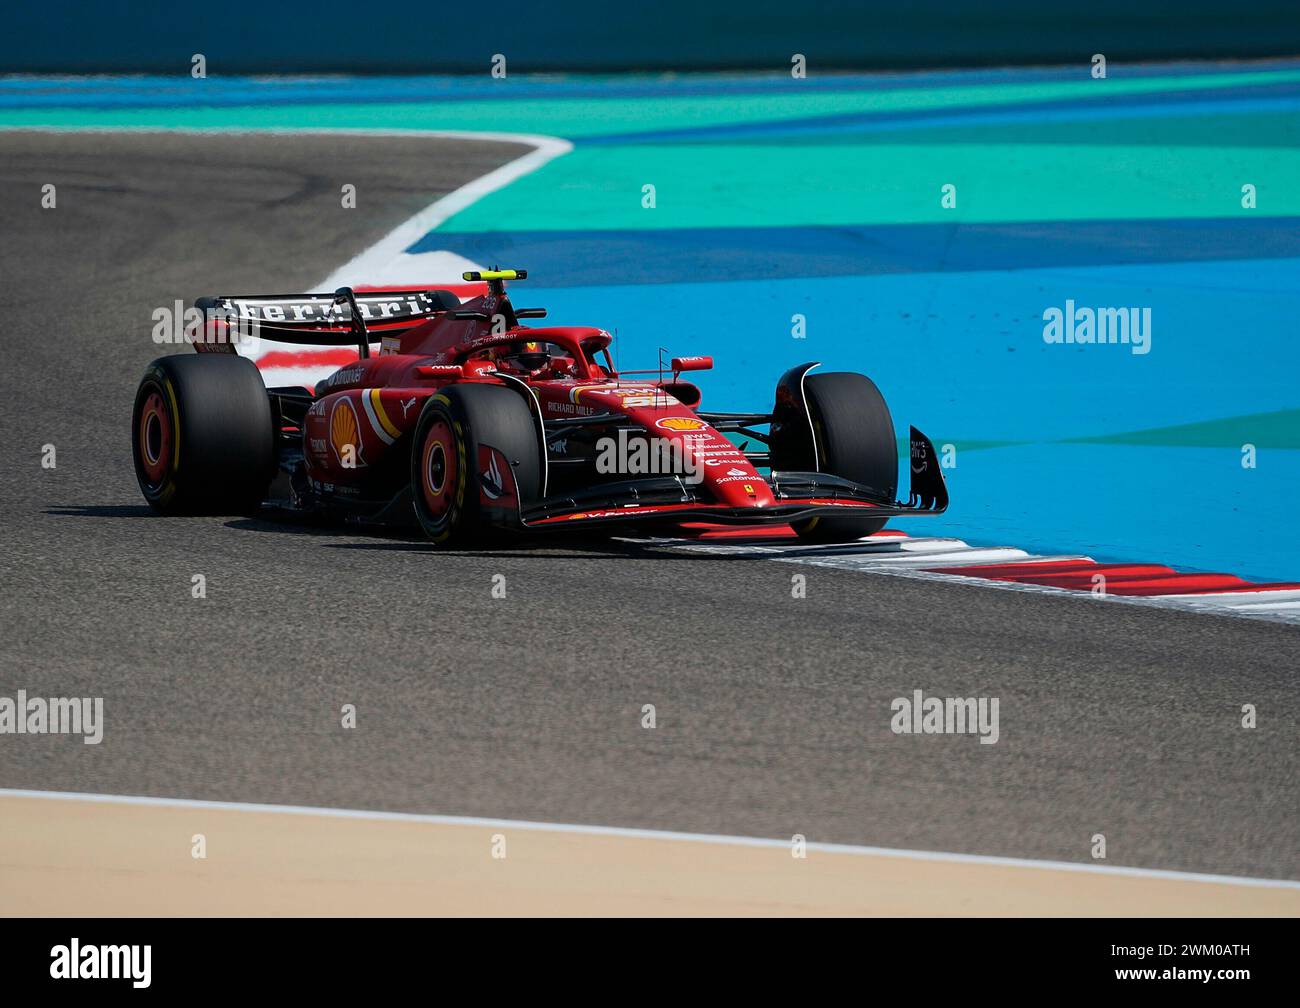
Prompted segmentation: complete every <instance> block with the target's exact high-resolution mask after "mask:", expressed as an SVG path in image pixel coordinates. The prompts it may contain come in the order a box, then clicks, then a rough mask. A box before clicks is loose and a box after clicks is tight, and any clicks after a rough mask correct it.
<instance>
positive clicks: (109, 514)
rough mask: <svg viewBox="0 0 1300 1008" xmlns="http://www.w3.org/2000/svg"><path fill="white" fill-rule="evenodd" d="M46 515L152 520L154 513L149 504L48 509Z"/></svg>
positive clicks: (94, 505)
mask: <svg viewBox="0 0 1300 1008" xmlns="http://www.w3.org/2000/svg"><path fill="white" fill-rule="evenodd" d="M45 514H47V515H55V516H57V517H60V518H150V517H153V514H154V513H153V511H152V510H151V509H150V508H149V506H148V505H147V504H92V505H86V506H73V507H56V508H46V509H45Z"/></svg>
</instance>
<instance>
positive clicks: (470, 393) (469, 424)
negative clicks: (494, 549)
mask: <svg viewBox="0 0 1300 1008" xmlns="http://www.w3.org/2000/svg"><path fill="white" fill-rule="evenodd" d="M541 451H542V448H541V445H540V444H539V442H538V436H537V427H536V425H535V423H534V422H533V415H532V411H531V410H530V409H529V406H528V403H527V402H525V401H524V399H523V398H522V397H521V396H520V395H519V393H517V392H515V391H513V390H512V389H509V388H506V387H504V386H501V385H449V386H447V387H446V388H444V389H442V391H440V392H438V393H437V394H435V395H432V396H430V397H429V399H428V401H427V402H426V403H425V404H424V409H423V410H422V411H421V412H420V419H419V421H418V422H417V423H416V425H415V436H414V438H413V439H412V446H411V498H412V501H413V502H414V505H415V515H416V518H417V519H418V520H419V523H420V527H421V528H422V529H423V530H424V532H425V534H426V535H427V536H428V537H429V539H430V540H432V541H433V542H434V543H437V544H438V545H440V546H451V547H458V548H459V547H467V546H478V545H482V544H483V543H484V542H486V541H487V540H488V539H490V538H491V537H492V536H493V534H495V535H498V536H499V535H501V534H502V532H503V531H508V530H509V529H510V526H511V524H512V523H516V522H517V520H518V510H519V509H520V508H524V507H527V506H528V505H530V504H532V503H534V502H536V501H537V500H538V499H539V498H540V497H541V484H542V457H541ZM494 453H496V454H494ZM498 458H499V459H500V460H501V461H494V459H498ZM485 486H486V487H487V489H486V490H485V489H484V487H485ZM494 495H495V502H494V501H493V497H494ZM485 498H487V501H486V502H485Z"/></svg>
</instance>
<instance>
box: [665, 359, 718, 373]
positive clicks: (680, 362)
mask: <svg viewBox="0 0 1300 1008" xmlns="http://www.w3.org/2000/svg"><path fill="white" fill-rule="evenodd" d="M712 370H713V358H712V357H674V358H673V371H675V372H678V373H681V372H682V371H712Z"/></svg>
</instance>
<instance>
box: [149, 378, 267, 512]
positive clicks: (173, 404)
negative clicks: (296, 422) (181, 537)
mask: <svg viewBox="0 0 1300 1008" xmlns="http://www.w3.org/2000/svg"><path fill="white" fill-rule="evenodd" d="M131 430H132V455H133V456H134V459H135V475H136V479H137V481H138V482H139V484H140V492H141V493H143V494H144V499H145V500H146V501H148V502H149V506H150V507H151V508H153V510H154V511H156V512H158V513H159V514H165V515H189V514H250V513H252V512H254V511H256V510H257V508H258V506H259V505H260V504H261V502H262V500H263V499H264V498H265V496H266V491H267V488H268V487H269V486H270V483H271V478H272V476H274V474H275V431H274V429H273V426H272V421H271V403H270V399H269V398H268V397H267V394H266V386H265V385H264V384H263V383H262V378H261V375H260V374H259V373H258V370H257V367H256V366H255V365H254V364H253V362H252V361H250V360H248V359H246V358H243V357H236V356H234V355H232V354H206V353H205V354H194V355H185V354H179V355H175V356H171V357H159V358H158V359H157V360H156V361H154V362H153V363H152V364H150V365H149V367H148V368H146V369H145V373H144V377H143V378H142V379H141V380H140V386H139V388H138V389H137V390H136V394H135V407H134V409H133V410H132V414H131Z"/></svg>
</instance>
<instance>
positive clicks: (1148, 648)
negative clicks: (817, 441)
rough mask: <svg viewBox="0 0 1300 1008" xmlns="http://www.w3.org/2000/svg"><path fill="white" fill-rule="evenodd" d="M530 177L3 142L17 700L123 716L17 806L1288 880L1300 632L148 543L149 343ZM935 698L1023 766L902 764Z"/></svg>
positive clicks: (287, 541) (311, 534) (498, 157)
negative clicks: (344, 815) (139, 455)
mask: <svg viewBox="0 0 1300 1008" xmlns="http://www.w3.org/2000/svg"><path fill="white" fill-rule="evenodd" d="M523 150H524V149H523V148H517V147H512V146H510V145H506V144H501V143H485V142H466V141H463V140H457V141H449V140H433V139H392V138H373V137H372V138H364V139H359V138H340V137H307V136H287V135H281V136H274V137H270V136H263V137H240V138H233V137H211V136H209V137H203V136H191V135H165V134H148V133H139V134H103V135H93V134H84V133H83V134H62V135H60V134H38V133H28V134H20V133H7V134H4V135H2V136H0V165H3V167H2V168H0V177H2V179H3V185H2V194H3V195H2V200H3V204H2V207H0V213H2V215H3V221H4V224H5V229H4V230H5V242H4V247H3V251H2V252H0V256H2V257H3V259H2V261H3V266H4V276H5V283H4V285H3V289H2V290H0V325H3V328H4V332H5V344H6V347H7V348H8V351H9V352H8V364H7V366H6V367H5V368H4V369H3V374H4V378H3V395H0V410H2V411H3V428H4V431H5V434H6V436H5V450H6V467H5V468H6V476H5V478H4V480H3V483H2V484H0V486H2V490H0V509H2V514H0V537H3V542H2V543H0V557H2V558H3V559H2V560H0V626H2V627H3V631H2V632H0V666H2V668H3V677H2V678H0V695H5V696H12V695H13V694H14V692H15V691H16V690H17V689H20V688H21V689H25V690H27V692H28V694H29V695H44V696H102V697H104V698H105V717H106V721H107V729H106V734H105V738H104V741H103V742H102V743H101V744H100V745H98V746H88V745H83V744H82V743H81V742H80V741H79V740H78V739H76V738H68V737H58V736H25V737H21V738H19V737H15V736H3V737H0V786H3V787H10V788H33V789H47V790H65V791H81V792H104V793H113V794H138V795H156V796H176V797H187V798H199V799H213V800H231V801H248V802H269V803H284V804H294V805H319V806H337V807H345V808H364V809H378V810H394V811H409V812H429V813H445V814H451V815H470V816H490V817H505V818H515V819H534V820H548V821H558V822H573V823H591V824H601V825H617V826H632V827H648V828H663V829H673V830H686V831H698V832H707V833H726V834H742V835H757V836H768V837H787V836H790V835H792V834H795V833H802V834H804V835H805V836H807V837H808V839H809V840H816V841H827V842H842V843H859V844H870V845H879V846H887V847H903V848H919V849H930V850H946V851H960V852H969V853H979V854H995V855H1007V856H1015V857H1027V858H1048V859H1057V860H1063V861H1080V862H1088V861H1090V860H1091V859H1090V857H1089V850H1090V846H1091V837H1092V836H1093V834H1095V833H1104V834H1105V836H1106V841H1107V855H1108V858H1107V863H1109V864H1123V865H1137V866H1143V867H1152V868H1167V869H1182V870H1191V871H1204V872H1215V873H1227V874H1244V875H1253V876H1262V877H1269V878H1300V853H1298V852H1300V819H1298V817H1297V814H1296V809H1297V802H1298V798H1300V724H1298V720H1297V711H1296V704H1295V688H1296V675H1297V670H1298V669H1300V635H1298V634H1297V632H1296V629H1295V628H1294V627H1288V626H1285V625H1279V624H1273V623H1267V622H1261V621H1253V620H1242V619H1236V618H1230V617H1218V616H1206V615H1200V614H1192V613H1185V612H1178V611H1167V610H1162V609H1155V608H1147V607H1140V606H1129V605H1122V604H1114V605H1112V604H1096V603H1089V602H1087V601H1080V600H1076V599H1070V598H1062V597H1058V596H1047V595H1038V594H1031V593H1026V592H1008V591H996V590H989V589H986V588H982V587H980V586H978V585H975V584H969V585H967V584H950V583H933V582H927V581H919V580H911V579H903V578H891V577H887V576H880V575H871V574H858V573H851V572H844V571H837V570H830V569H822V568H815V567H807V566H803V567H797V568H794V567H791V566H790V565H788V564H779V563H771V562H767V561H762V560H750V559H736V558H728V557H719V556H701V555H689V556H688V555H684V554H681V553H674V552H672V551H670V550H653V549H646V548H640V547H634V546H627V545H621V544H618V543H610V542H605V541H599V540H597V541H591V542H565V543H558V544H548V545H545V546H517V547H512V548H510V549H508V550H505V551H500V552H493V553H482V554H463V553H439V552H434V551H432V550H430V549H429V548H427V547H426V546H424V545H423V544H421V543H418V542H413V541H408V540H405V539H401V538H393V537H388V538H381V537H372V536H366V535H360V534H356V533H355V532H353V531H349V530H335V529H321V528H312V527H306V526H298V525H287V524H280V523H276V522H273V521H269V520H259V519H241V518H230V519H221V518H202V519H164V518H158V517H154V516H152V515H151V514H150V513H149V512H148V510H147V509H146V508H145V507H144V506H143V504H142V502H141V499H140V496H139V493H138V490H137V488H136V485H135V479H134V476H133V474H132V469H131V453H130V440H129V414H130V409H131V402H132V396H133V394H134V390H135V385H136V382H137V381H138V378H139V375H140V373H141V371H142V369H143V367H144V366H145V364H146V363H147V362H148V361H149V360H150V359H152V358H153V357H155V356H157V355H158V347H156V346H155V345H154V344H153V343H152V341H151V339H150V335H149V333H150V328H151V321H150V313H151V312H152V310H153V309H154V308H156V307H158V306H160V305H168V304H171V303H172V302H173V301H174V300H175V299H178V298H179V299H182V300H184V301H185V302H187V303H188V302H189V301H191V300H192V299H193V298H194V297H195V296H197V295H200V294H205V293H218V292H238V291H241V290H249V291H253V292H265V291H267V290H270V289H272V288H275V289H282V290H284V291H293V290H297V289H301V288H304V287H306V286H308V285H311V284H313V283H315V282H317V281H319V279H320V278H321V277H323V276H325V275H327V274H328V273H329V272H330V271H331V270H332V269H334V268H336V267H338V266H339V265H341V264H342V263H343V262H345V261H347V260H348V259H350V258H351V257H352V256H353V255H355V254H356V253H358V252H359V251H360V250H361V249H363V248H364V247H366V246H367V245H369V244H371V243H372V242H374V241H376V240H378V239H379V238H380V237H381V236H382V235H383V234H384V233H386V232H387V231H388V230H390V229H391V228H393V227H394V226H396V225H397V224H398V223H400V222H401V221H402V220H404V219H405V218H406V217H408V216H410V215H411V214H412V213H414V212H415V211H416V210H418V209H419V208H421V207H423V206H425V205H427V204H428V203H429V202H430V201H432V200H433V199H434V198H436V197H437V196H438V195H439V194H440V193H444V192H446V191H449V190H450V189H452V188H454V187H455V186H457V185H460V184H462V183H464V182H466V181H468V180H469V179H471V178H473V177H476V176H478V175H481V174H483V173H484V172H486V171H488V170H490V169H491V168H493V167H495V166H496V165H498V164H501V163H503V162H505V161H507V160H510V159H511V158H513V157H516V156H518V155H519V154H520V153H523ZM47 182H52V183H55V184H56V185H57V186H58V190H57V192H58V206H57V208H56V209H54V210H43V209H41V207H40V187H41V186H42V185H43V184H45V183H47ZM348 182H350V183H353V184H355V185H357V187H358V209H355V210H343V209H341V208H340V207H339V196H338V194H339V187H340V186H341V185H342V184H344V183H348ZM523 265H529V264H523ZM574 321H582V320H574ZM601 321H609V320H601ZM183 352H189V351H188V350H185V351H183ZM47 443H52V444H54V445H55V446H56V448H57V453H58V454H57V468H56V469H54V470H45V469H42V468H41V466H40V458H41V446H42V445H44V444H47ZM1008 492H1016V488H1008ZM960 503H961V502H960V501H956V502H955V505H956V506H957V507H960ZM942 530H943V529H942V521H941V520H940V521H937V522H936V523H935V526H934V531H935V533H936V534H942ZM199 573H201V574H203V575H204V576H205V577H206V580H207V598H206V599H203V600H195V599H192V598H191V596H190V589H191V577H192V575H194V574H199ZM793 573H803V574H805V575H806V576H807V578H808V591H807V598H805V599H801V600H795V599H792V598H791V591H790V587H791V575H792V574H793ZM496 574H504V575H505V577H506V586H507V597H506V598H505V599H493V598H492V593H491V589H492V583H493V581H492V579H493V575H496ZM918 688H919V689H923V690H924V691H925V692H926V694H927V695H938V696H996V697H999V698H1000V711H1001V718H1000V720H1001V739H1000V741H999V742H998V743H997V744H996V745H988V746H986V745H980V744H978V742H977V740H976V739H975V738H974V737H972V736H962V737H951V736H919V737H918V736H895V735H893V734H892V733H891V732H890V730H889V722H890V701H891V700H892V699H893V698H894V697H899V696H910V695H911V693H912V691H913V690H914V689H918ZM349 703H350V704H355V705H356V707H357V718H358V726H357V728H356V729H354V730H350V731H347V730H343V729H342V728H341V727H340V726H339V717H340V713H339V711H340V708H341V706H342V705H344V704H349ZM1246 703H1250V704H1254V705H1255V706H1256V709H1257V711H1258V727H1257V728H1255V729H1253V730H1247V729H1243V728H1242V727H1241V725H1240V717H1241V713H1240V709H1241V706H1242V704H1246ZM644 704H654V705H655V707H656V709H657V721H658V726H657V727H656V728H655V729H653V730H647V729H644V728H642V727H641V717H642V714H641V710H642V706H643V705H644ZM1064 909H1066V908H1063V910H1064Z"/></svg>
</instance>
